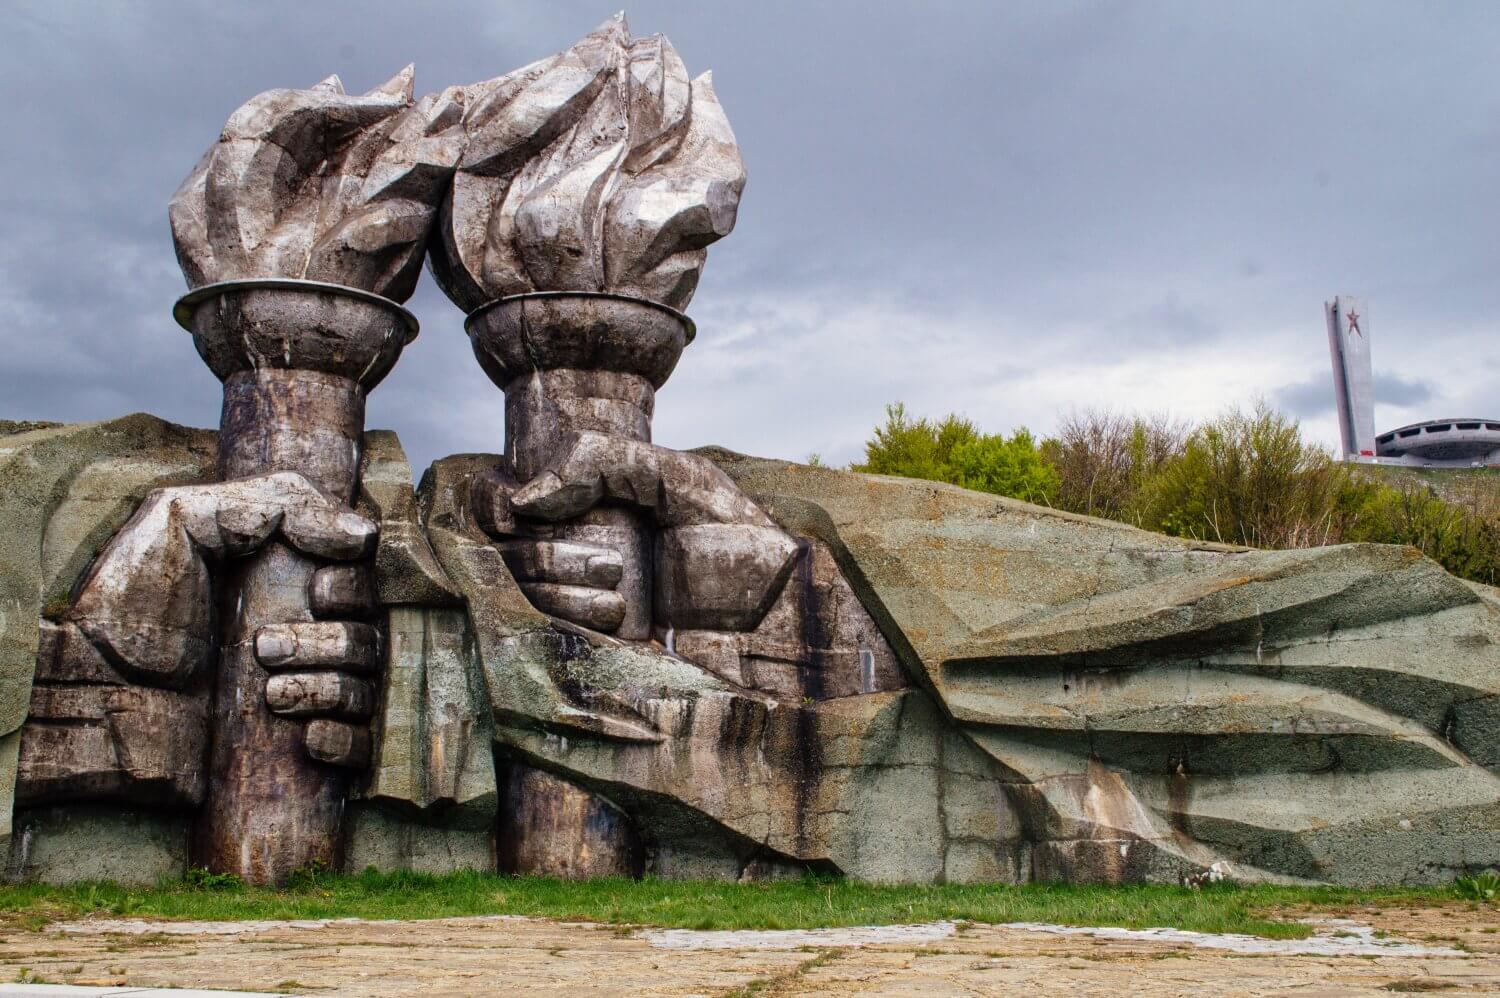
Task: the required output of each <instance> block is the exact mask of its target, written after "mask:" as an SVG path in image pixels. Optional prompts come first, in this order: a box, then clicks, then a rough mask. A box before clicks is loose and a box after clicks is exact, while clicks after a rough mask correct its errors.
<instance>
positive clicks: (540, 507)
mask: <svg viewBox="0 0 1500 998" xmlns="http://www.w3.org/2000/svg"><path fill="white" fill-rule="evenodd" d="M603 498H604V479H603V478H602V477H600V476H599V475H597V474H594V475H590V476H588V477H587V478H586V479H584V480H582V481H569V480H567V479H565V478H563V477H562V476H561V475H559V474H558V473H557V472H555V471H547V472H543V473H542V474H540V475H538V476H537V477H536V478H533V479H532V480H531V481H529V482H527V483H526V484H525V485H523V486H522V487H521V488H519V489H517V490H516V491H515V493H514V494H512V495H511V497H510V508H511V509H512V510H514V511H515V512H516V513H517V514H518V515H520V516H529V517H534V518H536V519H538V520H567V519H570V518H571V517H575V516H579V515H581V514H583V513H587V512H588V511H589V510H590V509H593V508H594V506H595V505H597V504H598V502H599V500H600V499H603Z"/></svg>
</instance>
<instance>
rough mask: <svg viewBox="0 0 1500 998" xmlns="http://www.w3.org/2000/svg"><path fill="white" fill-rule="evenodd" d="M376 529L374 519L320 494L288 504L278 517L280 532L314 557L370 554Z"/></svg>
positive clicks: (292, 543) (347, 556) (355, 556)
mask: <svg viewBox="0 0 1500 998" xmlns="http://www.w3.org/2000/svg"><path fill="white" fill-rule="evenodd" d="M379 531H380V528H379V526H377V525H376V523H375V521H373V520H370V519H367V518H366V517H363V516H360V515H359V514H358V513H356V512H354V511H353V510H351V509H344V508H343V507H341V506H338V505H336V504H334V503H333V502H331V501H330V500H328V499H326V498H324V497H323V496H321V495H319V496H311V497H309V498H308V499H307V500H306V501H304V502H300V503H296V504H294V505H289V506H288V507H287V508H286V513H285V515H284V516H283V517H282V520H281V535H282V536H283V537H285V538H286V540H287V542H288V543H289V544H291V545H292V546H293V547H294V548H296V549H297V550H299V551H301V552H302V553H303V554H310V555H312V556H313V557H315V558H333V559H337V560H340V561H347V560H352V559H355V558H363V557H365V556H366V555H369V554H370V553H371V552H372V551H373V550H374V548H375V538H376V536H377V534H378V533H379Z"/></svg>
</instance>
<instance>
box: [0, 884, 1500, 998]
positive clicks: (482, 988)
mask: <svg viewBox="0 0 1500 998" xmlns="http://www.w3.org/2000/svg"><path fill="white" fill-rule="evenodd" d="M1281 914H1283V915H1284V916H1285V917H1288V918H1316V919H1320V920H1324V921H1321V922H1320V923H1319V924H1318V926H1317V932H1318V935H1319V936H1320V937H1322V938H1323V939H1325V940H1337V941H1339V943H1340V945H1341V946H1343V947H1344V948H1346V949H1348V952H1347V953H1343V954H1342V955H1327V954H1326V953H1307V952H1303V953H1297V952H1271V953H1265V952H1237V951H1235V950H1233V949H1223V948H1209V947H1206V946H1205V945H1204V944H1203V940H1200V939H1194V938H1192V937H1191V936H1173V935H1166V936H1163V935H1161V934H1156V935H1150V934H1121V933H1109V934H1103V935H1100V934H1092V935H1091V934H1072V933H1059V932H1056V931H1050V930H1048V929H1047V928H1046V927H1040V928H1038V927H1033V928H1019V927H1003V926H984V925H971V924H963V923H960V924H957V925H942V924H941V923H939V924H937V925H936V926H928V927H917V926H911V927H898V928H900V929H901V931H892V927H887V928H886V929H883V930H881V931H879V932H864V933H861V932H859V931H857V930H841V931H840V932H834V933H832V934H826V935H825V934H813V935H811V936H786V937H778V936H775V935H774V934H773V935H770V936H768V935H766V934H763V933H760V934H758V933H748V934H743V935H741V936H738V937H728V936H725V935H714V934H706V933H686V934H682V933H677V934H673V933H670V932H667V933H664V932H660V931H641V930H637V929H632V928H628V927H617V926H602V925H592V924H577V923H562V922H551V921H546V920H541V919H527V918H513V917H489V918H458V919H441V920H433V921H421V922H361V921H347V920H338V921H328V922H291V923H289V922H260V923H238V924H236V923H195V924H183V923H143V922H138V921H128V922H122V921H118V920H113V921H112V920H102V919H101V920H90V921H85V922H74V923H56V924H53V925H50V926H48V927H47V928H46V929H44V930H42V931H40V932H28V931H21V930H14V929H7V930H5V931H4V932H3V934H0V980H17V979H19V978H21V977H22V975H23V973H25V974H29V975H31V976H33V977H34V978H40V979H42V980H46V981H49V982H53V983H66V984H110V985H133V986H142V987H143V986H156V987H162V986H172V987H198V988H239V989H244V990H260V991H279V992H291V993H298V994H345V995H370V996H383V995H411V994H421V995H423V996H424V998H436V996H444V995H470V994H476V993H486V992H488V993H504V994H566V995H569V996H570V998H573V996H581V995H676V996H688V995H734V994H755V995H799V996H804V995H922V996H923V998H933V996H938V995H1000V994H1027V995H1036V996H1046V995H1119V994H1143V993H1149V994H1153V995H1200V994H1218V995H1269V994H1272V993H1277V994H1279V993H1282V992H1285V991H1288V990H1292V989H1295V990H1296V993H1298V994H1302V995H1361V994H1367V995H1390V994H1392V993H1401V992H1450V993H1469V994H1476V993H1495V992H1500V912H1497V910H1496V909H1494V908H1490V907H1484V908H1479V907H1470V906H1466V905H1447V906H1438V907H1426V908H1411V907H1410V906H1388V907H1361V908H1357V909H1343V910H1339V911H1326V910H1322V911H1316V912H1314V911H1306V910H1298V911H1286V912H1283V913H1281ZM1328 919H1344V920H1347V921H1346V922H1343V923H1340V922H1329V921H1326V920H1328ZM768 940H769V941H768ZM1211 942H1214V943H1216V942H1217V941H1211ZM1397 953H1401V954H1406V955H1395V954H1397ZM1416 954H1420V955H1416ZM23 968H25V970H24V971H23Z"/></svg>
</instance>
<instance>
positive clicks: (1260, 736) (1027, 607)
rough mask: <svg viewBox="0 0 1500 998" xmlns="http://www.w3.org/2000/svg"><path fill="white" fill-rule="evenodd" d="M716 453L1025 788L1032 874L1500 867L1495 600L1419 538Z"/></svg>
mask: <svg viewBox="0 0 1500 998" xmlns="http://www.w3.org/2000/svg"><path fill="white" fill-rule="evenodd" d="M712 453H713V456H715V457H716V458H717V460H718V462H719V464H720V466H721V467H723V468H724V470H726V471H727V472H728V473H729V474H730V476H731V477H733V478H734V479H735V481H736V482H737V484H739V485H740V487H741V488H743V489H744V490H745V491H746V492H747V494H749V495H750V496H752V497H753V498H754V499H756V500H757V501H758V502H759V503H761V504H762V506H763V507H764V508H765V509H767V510H768V511H769V512H770V513H771V515H772V516H773V517H774V518H776V519H777V521H778V522H779V523H780V524H781V525H782V526H783V527H784V528H786V529H788V530H791V531H794V532H799V533H804V534H807V535H811V536H814V537H817V538H818V539H820V540H822V541H823V542H825V543H827V544H828V545H829V546H830V547H831V548H832V549H833V551H834V552H835V554H836V556H837V557H838V560H839V564H840V567H841V568H843V569H844V572H845V574H846V575H848V576H849V578H850V581H851V583H852V584H853V586H854V587H855V589H856V591H857V592H858V593H859V594H860V597H861V599H862V600H863V601H864V602H865V605H866V606H867V607H868V608H869V610H870V612H871V613H872V614H873V615H874V616H875V618H876V619H877V620H878V621H880V622H881V624H882V626H883V628H884V629H885V631H886V633H887V634H888V635H889V636H890V637H891V638H892V642H893V644H894V645H895V646H896V648H897V650H898V651H899V652H901V654H902V656H903V660H904V662H905V663H906V665H907V667H908V668H910V669H911V670H912V671H913V674H914V675H915V676H916V677H917V679H918V680H919V681H920V683H921V684H922V685H923V686H924V687H925V688H926V689H928V690H930V691H932V693H933V694H934V695H935V696H936V698H937V699H938V701H939V702H940V703H941V704H942V705H943V707H944V710H945V713H946V715H947V716H948V717H949V718H951V719H952V721H953V723H954V724H955V725H956V727H957V728H958V729H959V730H962V731H963V732H964V734H965V735H966V736H967V738H968V739H969V741H970V742H971V743H972V744H973V745H975V746H976V747H978V748H979V749H980V750H982V751H983V752H984V754H985V755H986V756H987V757H988V758H989V759H991V760H993V761H994V762H995V763H996V764H997V765H998V766H1000V767H1001V769H1002V770H1003V771H1004V772H1005V773H1006V774H1008V779H1010V780H1012V781H1014V782H1015V783H1016V784H1017V785H1020V786H1024V787H1025V789H1024V791H1019V792H1018V794H1017V797H1016V800H1017V802H1018V806H1019V810H1020V811H1021V813H1022V814H1023V815H1024V819H1025V821H1026V823H1027V827H1028V833H1027V834H1028V837H1029V838H1031V839H1032V840H1033V841H1034V842H1035V843H1036V844H1035V846H1034V853H1033V874H1034V875H1035V876H1037V877H1039V878H1044V877H1056V878H1062V879H1116V878H1120V877H1136V876H1152V877H1156V876H1162V875H1166V874H1168V873H1169V872H1170V871H1173V870H1183V869H1187V868H1191V867H1194V866H1203V865H1210V864H1212V863H1216V862H1217V863H1220V864H1221V865H1222V868H1224V869H1225V870H1227V871H1231V872H1234V873H1235V874H1237V875H1239V876H1244V877H1249V878H1271V877H1274V878H1282V877H1285V878H1296V879H1309V880H1331V881H1335V882H1340V883H1391V882H1432V881H1439V880H1445V879H1449V878H1451V877H1452V876H1453V875H1454V874H1455V873H1459V872H1462V871H1463V870H1465V869H1473V868H1480V867H1484V866H1487V865H1491V864H1493V863H1495V862H1496V861H1497V858H1500V782H1497V780H1496V776H1495V774H1494V773H1493V772H1492V771H1491V768H1490V767H1493V766H1494V764H1495V756H1494V750H1493V739H1494V737H1495V736H1494V732H1495V731H1496V727H1495V725H1494V721H1493V719H1494V717H1495V710H1496V709H1497V706H1500V700H1497V699H1496V694H1497V693H1500V669H1497V666H1500V602H1497V599H1496V593H1495V592H1494V591H1493V590H1489V589H1487V588H1485V587H1482V586H1476V585H1471V584H1468V583H1465V582H1462V581H1460V580H1458V579H1455V578H1454V577H1452V576H1450V575H1448V574H1447V573H1446V572H1444V571H1443V570H1442V569H1441V568H1440V567H1439V566H1438V565H1436V564H1435V563H1434V562H1432V561H1430V560H1428V559H1426V558H1423V557H1422V556H1421V555H1420V554H1418V553H1417V552H1415V551H1413V550H1411V549H1409V548H1398V547H1389V546H1380V545H1348V546H1340V547H1331V548H1317V549H1311V550H1302V551H1281V552H1265V551H1248V550H1242V549H1230V548H1224V547H1217V546H1208V545H1202V544H1196V543H1192V542H1186V541H1180V540H1176V539H1173V538H1167V537H1161V536H1158V535H1154V534H1149V533H1145V532H1143V531H1138V530H1134V529H1131V528H1129V527H1126V526H1123V525H1120V524H1115V523H1108V522H1102V521H1098V520H1091V519H1086V518H1082V517H1077V516H1071V515H1068V514H1062V513H1057V512H1054V511H1051V510H1045V509H1040V508H1037V507H1034V506H1029V505H1026V504H1023V503H1019V502H1015V501H1012V500H1006V499H1000V498H996V497H993V496H986V495H980V494H976V493H972V492H966V491H964V490H961V489H957V488H953V487H950V486H945V485H940V484H934V483H928V482H915V481H908V480H901V479H889V478H878V477H872V476H863V475H852V474H848V473H844V472H836V471H830V470H826V469H817V468H805V467H800V466H796V465H788V464H786V463H784V462H775V461H764V460H757V459H752V458H743V457H740V456H738V455H731V454H727V453H724V452H712ZM1466 719H1467V720H1466Z"/></svg>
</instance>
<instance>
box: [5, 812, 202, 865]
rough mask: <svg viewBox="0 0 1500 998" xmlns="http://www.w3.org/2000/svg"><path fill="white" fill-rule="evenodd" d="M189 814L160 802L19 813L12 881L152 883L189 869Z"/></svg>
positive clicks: (12, 851)
mask: <svg viewBox="0 0 1500 998" xmlns="http://www.w3.org/2000/svg"><path fill="white" fill-rule="evenodd" d="M191 827H192V817H191V815H190V814H189V813H188V812H186V811H182V810H173V809H168V808H160V807H147V808H139V809H137V808H131V807H122V806H120V805H119V804H68V805H58V806H54V807H37V808H30V809H25V810H21V811H19V812H17V814H16V818H15V834H14V835H12V837H11V843H10V852H9V857H8V860H7V863H6V870H5V872H6V877H7V879H10V880H41V881H46V882H47V883H53V884H67V883H75V882H80V881H88V880H113V881H115V882H117V883H122V884H154V883H156V882H157V881H159V880H163V879H175V878H177V877H181V876H182V875H183V874H184V873H185V872H187V851H188V834H189V831H190V829H191Z"/></svg>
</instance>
